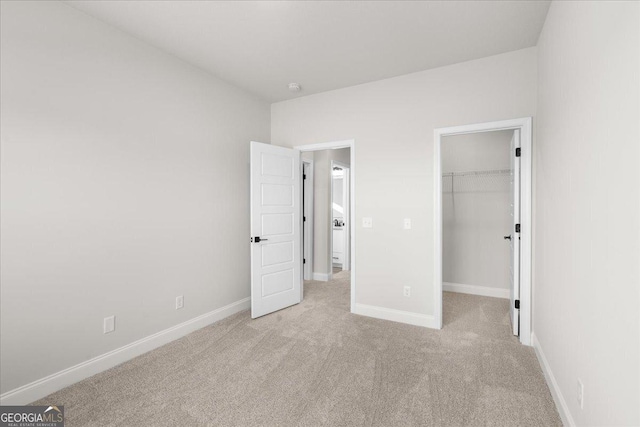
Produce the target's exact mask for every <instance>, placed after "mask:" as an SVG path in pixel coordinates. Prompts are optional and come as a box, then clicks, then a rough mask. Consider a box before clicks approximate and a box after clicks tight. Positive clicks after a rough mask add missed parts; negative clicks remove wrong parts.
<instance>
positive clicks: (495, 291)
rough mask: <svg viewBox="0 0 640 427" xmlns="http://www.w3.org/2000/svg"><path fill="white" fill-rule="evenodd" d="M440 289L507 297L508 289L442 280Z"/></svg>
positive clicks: (484, 295)
mask: <svg viewBox="0 0 640 427" xmlns="http://www.w3.org/2000/svg"><path fill="white" fill-rule="evenodd" d="M442 290H443V291H447V292H457V293H459V294H469V295H481V296H483V297H493V298H506V299H509V289H502V288H491V287H489V286H479V285H465V284H462V283H450V282H442Z"/></svg>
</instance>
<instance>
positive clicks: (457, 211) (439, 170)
mask: <svg viewBox="0 0 640 427" xmlns="http://www.w3.org/2000/svg"><path fill="white" fill-rule="evenodd" d="M434 171H435V176H434V181H435V215H434V216H435V229H436V235H435V237H436V238H435V239H434V240H435V248H434V251H435V253H436V257H435V258H436V261H435V262H436V265H435V266H434V267H435V268H434V271H435V274H434V281H435V286H434V288H435V295H434V296H435V302H436V307H435V308H436V309H435V317H436V322H438V325H439V327H440V328H441V327H442V318H443V313H442V306H443V304H442V298H443V294H442V291H443V290H445V291H451V292H458V293H466V294H474V295H482V296H491V297H498V298H505V299H506V301H505V305H504V310H507V304H508V310H509V321H510V324H511V330H512V332H513V334H514V335H517V336H519V340H520V342H521V343H523V344H526V345H530V340H531V329H530V327H531V119H530V118H524V119H515V120H508V121H502V122H493V123H482V124H476V125H467V126H459V127H452V128H444V129H436V131H435V168H434ZM448 295H454V294H448ZM476 299H477V297H476ZM448 301H450V300H448ZM494 301H497V300H494ZM504 327H506V326H504Z"/></svg>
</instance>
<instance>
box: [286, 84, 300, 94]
mask: <svg viewBox="0 0 640 427" xmlns="http://www.w3.org/2000/svg"><path fill="white" fill-rule="evenodd" d="M301 90H302V88H301V87H300V85H299V84H298V83H289V91H290V92H300V91H301Z"/></svg>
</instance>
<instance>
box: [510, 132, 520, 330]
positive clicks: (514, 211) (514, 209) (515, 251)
mask: <svg viewBox="0 0 640 427" xmlns="http://www.w3.org/2000/svg"><path fill="white" fill-rule="evenodd" d="M516 148H520V131H519V130H515V131H514V132H513V137H512V138H511V180H510V184H511V185H510V187H511V219H512V224H511V240H510V241H509V244H510V249H511V263H510V276H511V290H510V300H511V301H510V303H511V309H510V315H511V316H510V317H511V326H512V330H513V334H514V335H519V334H520V310H519V309H518V308H516V301H517V302H518V303H519V301H520V233H519V232H516V225H518V226H519V224H520V157H516Z"/></svg>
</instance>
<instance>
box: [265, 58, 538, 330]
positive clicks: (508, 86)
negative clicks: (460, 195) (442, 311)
mask: <svg viewBox="0 0 640 427" xmlns="http://www.w3.org/2000/svg"><path fill="white" fill-rule="evenodd" d="M535 108H536V49H535V48H529V49H524V50H520V51H516V52H511V53H507V54H503V55H498V56H493V57H489V58H484V59H480V60H475V61H470V62H465V63H461V64H457V65H452V66H448V67H443V68H438V69H433V70H429V71H423V72H419V73H414V74H409V75H406V76H402V77H396V78H392V79H387V80H382V81H377V82H373V83H368V84H363V85H359V86H354V87H350V88H346V89H340V90H336V91H332V92H326V93H322V94H317V95H311V96H307V97H303V98H298V99H295V100H291V101H285V102H280V103H276V104H273V105H272V107H271V118H272V121H271V123H272V127H271V137H272V141H273V143H274V144H281V145H285V146H295V145H300V144H311V143H317V142H326V141H337V140H345V139H351V138H354V139H355V154H354V156H355V159H356V160H355V168H356V182H355V185H356V189H355V195H354V197H355V200H356V212H355V216H356V224H354V225H355V233H356V252H355V254H354V255H355V258H356V280H357V285H356V293H357V295H356V303H359V304H365V305H369V306H374V307H383V308H389V309H395V310H401V311H404V312H409V313H415V314H418V315H419V317H420V319H424V320H427V321H428V319H429V316H431V315H433V313H434V301H433V298H434V296H433V295H434V283H433V272H434V254H433V244H432V242H433V239H434V236H433V233H434V224H433V215H434V203H433V200H434V194H433V187H434V181H433V163H434V159H433V131H434V129H435V128H438V127H445V126H453V125H463V124H468V123H477V122H487V121H493V120H501V119H509V118H516V117H525V116H533V115H534V113H535ZM363 217H372V218H373V228H371V229H363V228H362V227H361V221H362V218H363ZM403 218H411V219H412V225H413V228H412V229H411V230H403ZM405 285H409V286H411V297H410V298H407V297H404V296H403V286H405ZM386 312H387V313H389V312H388V311H386ZM393 313H395V312H393ZM414 317H415V316H414Z"/></svg>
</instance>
